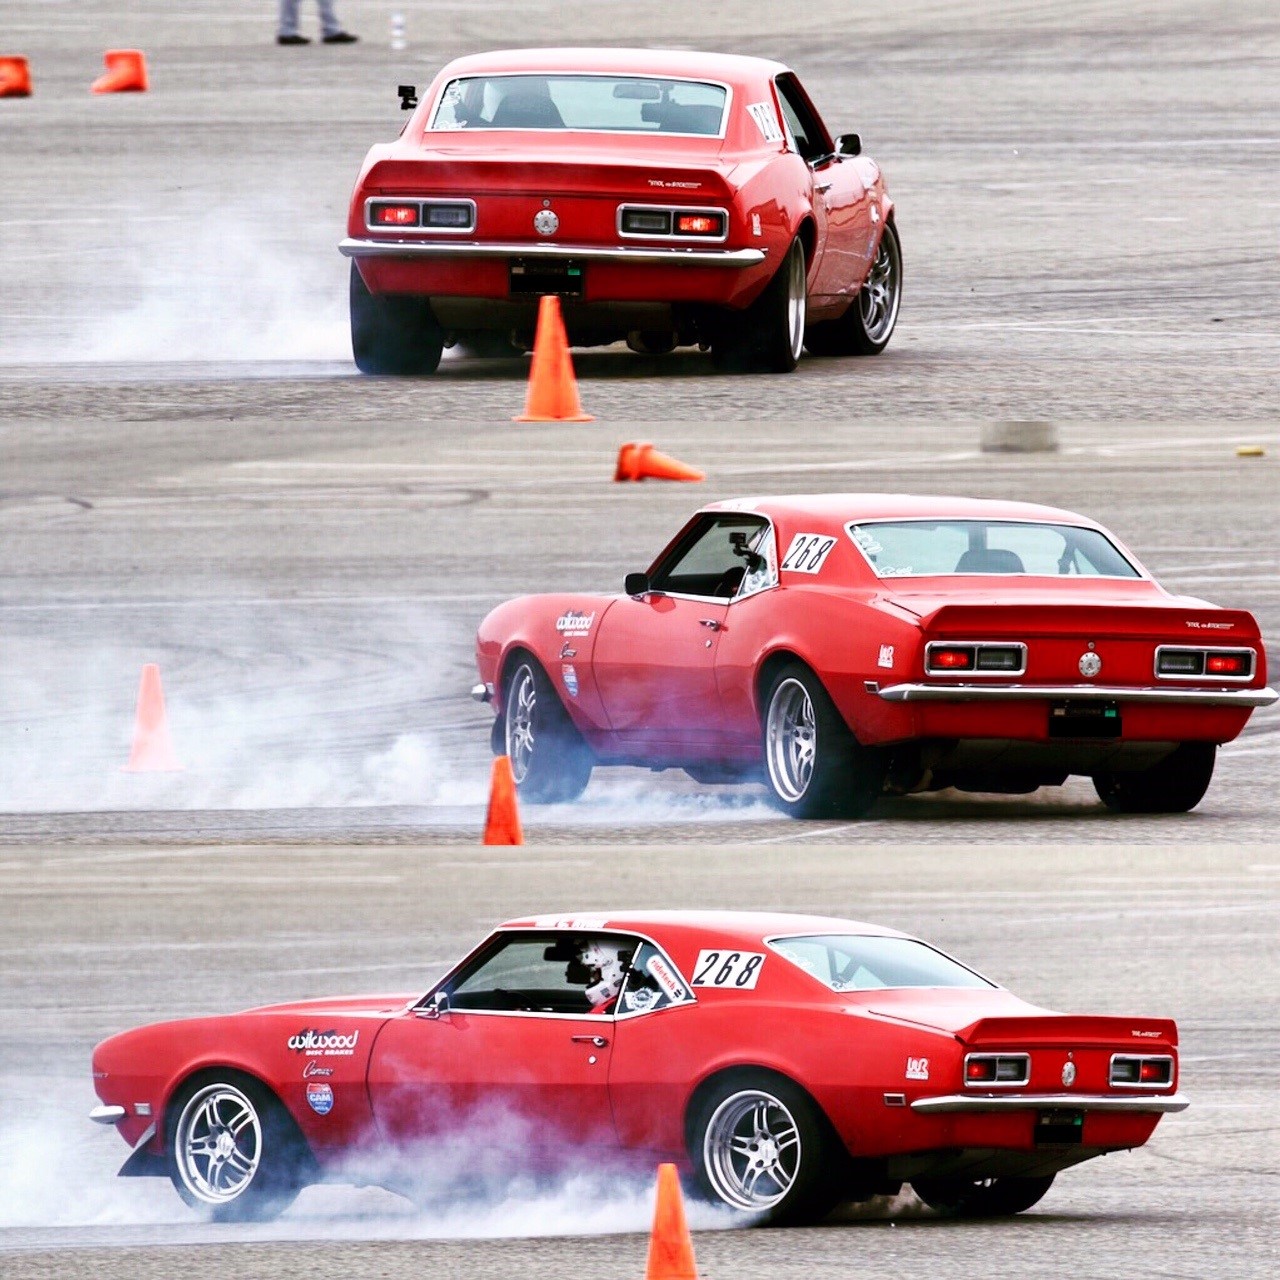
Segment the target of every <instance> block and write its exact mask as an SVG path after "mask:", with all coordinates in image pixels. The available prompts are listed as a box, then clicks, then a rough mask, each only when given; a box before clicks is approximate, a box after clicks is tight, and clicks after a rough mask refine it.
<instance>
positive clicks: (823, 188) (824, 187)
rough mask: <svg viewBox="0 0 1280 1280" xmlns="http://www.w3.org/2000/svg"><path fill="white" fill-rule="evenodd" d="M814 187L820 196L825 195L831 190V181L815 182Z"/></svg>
mask: <svg viewBox="0 0 1280 1280" xmlns="http://www.w3.org/2000/svg"><path fill="white" fill-rule="evenodd" d="M813 189H814V190H815V191H816V192H817V193H818V194H819V195H820V196H825V195H826V194H827V192H828V191H830V190H831V183H829V182H818V183H815V184H814V187H813Z"/></svg>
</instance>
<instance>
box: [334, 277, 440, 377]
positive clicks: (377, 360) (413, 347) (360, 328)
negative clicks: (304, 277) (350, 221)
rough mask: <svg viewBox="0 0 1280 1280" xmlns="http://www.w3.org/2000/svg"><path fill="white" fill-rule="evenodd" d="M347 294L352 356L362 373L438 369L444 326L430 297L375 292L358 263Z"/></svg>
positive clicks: (432, 370) (411, 372) (428, 371)
mask: <svg viewBox="0 0 1280 1280" xmlns="http://www.w3.org/2000/svg"><path fill="white" fill-rule="evenodd" d="M348 297H349V302H350V311H351V354H352V356H353V357H354V358H355V362H356V368H357V369H359V370H360V372H361V373H390V374H414V373H418V374H424V373H435V371H436V369H437V368H438V367H439V365H440V355H441V353H442V352H443V351H444V330H443V329H441V328H440V325H439V323H438V321H437V320H436V317H435V313H434V312H433V311H432V310H431V303H430V302H429V301H428V300H427V299H426V298H414V297H408V296H404V295H400V294H385V295H384V294H374V293H370V292H369V288H368V286H367V285H366V284H365V282H364V277H363V276H361V274H360V271H359V268H358V267H357V266H356V264H355V263H354V262H353V263H352V264H351V282H350V288H349V290H348Z"/></svg>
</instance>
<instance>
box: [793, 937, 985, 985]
mask: <svg viewBox="0 0 1280 1280" xmlns="http://www.w3.org/2000/svg"><path fill="white" fill-rule="evenodd" d="M769 945H770V946H771V947H772V948H773V949H774V951H776V952H777V953H778V954H779V955H780V956H782V957H784V958H785V959H787V960H790V961H791V963H792V964H794V965H795V966H797V968H800V969H803V970H804V971H805V972H806V973H808V974H811V975H812V976H813V977H815V978H817V979H818V981H819V982H821V983H822V984H823V985H824V986H827V987H830V988H831V990H832V991H877V990H881V989H883V988H886V987H993V986H994V985H995V984H994V983H992V982H988V981H987V980H986V978H983V977H981V976H979V975H978V974H976V973H974V972H973V970H972V969H966V968H965V967H964V965H962V964H960V963H958V962H957V961H955V960H952V959H951V958H950V957H949V956H944V955H943V954H942V952H940V951H935V950H934V949H933V948H932V947H930V946H926V945H925V944H924V943H923V942H917V941H916V940H915V939H914V938H877V937H869V936H865V935H861V934H822V935H814V936H812V937H804V938H774V939H772V940H771V941H770V942H769Z"/></svg>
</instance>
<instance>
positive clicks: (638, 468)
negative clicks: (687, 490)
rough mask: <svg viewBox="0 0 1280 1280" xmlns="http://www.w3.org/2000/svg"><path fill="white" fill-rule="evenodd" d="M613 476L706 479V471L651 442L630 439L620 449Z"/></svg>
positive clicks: (618, 477) (620, 479)
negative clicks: (636, 441)
mask: <svg viewBox="0 0 1280 1280" xmlns="http://www.w3.org/2000/svg"><path fill="white" fill-rule="evenodd" d="M613 478H614V479H615V480H618V481H622V480H705V479H706V478H707V477H706V473H705V472H702V471H699V470H698V469H697V467H691V466H689V465H688V463H685V462H678V461H677V460H676V459H675V458H669V457H667V455H666V454H665V453H659V452H658V451H657V449H655V448H654V447H653V445H651V444H643V443H642V444H637V443H635V442H634V441H629V442H628V443H627V444H624V445H623V446H622V448H621V449H619V450H618V465H617V467H616V468H615V469H614V472H613Z"/></svg>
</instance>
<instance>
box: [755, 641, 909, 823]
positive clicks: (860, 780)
mask: <svg viewBox="0 0 1280 1280" xmlns="http://www.w3.org/2000/svg"><path fill="white" fill-rule="evenodd" d="M762 728H763V735H764V772H765V782H766V784H767V785H768V788H769V795H770V800H771V801H772V803H773V804H774V805H775V806H776V807H777V808H779V809H781V810H782V811H783V812H784V813H786V814H789V815H790V816H791V817H793V818H860V817H862V816H863V815H864V814H865V813H866V812H867V810H869V809H870V808H871V806H872V805H873V804H874V803H875V801H876V799H877V797H878V796H879V795H880V794H881V792H882V791H883V790H884V779H885V768H886V761H885V758H884V754H883V753H882V752H879V751H876V750H875V749H873V748H870V747H864V746H862V744H861V743H859V742H858V740H857V739H856V738H855V737H854V736H853V734H852V733H851V732H850V731H849V727H848V725H846V724H845V722H844V720H843V718H842V717H841V715H840V713H839V711H837V710H836V706H835V703H833V702H832V701H831V696H830V695H829V694H828V693H827V691H826V689H825V688H823V685H822V681H821V680H819V679H818V677H817V676H816V675H815V674H814V673H813V672H812V671H811V670H809V668H808V667H806V666H805V665H804V664H803V663H800V662H791V663H788V664H787V665H786V666H785V667H783V668H782V670H780V671H779V672H778V673H777V675H775V676H774V678H773V681H772V683H771V684H770V685H769V690H768V692H767V694H766V695H765V700H764V718H763V726H762Z"/></svg>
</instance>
